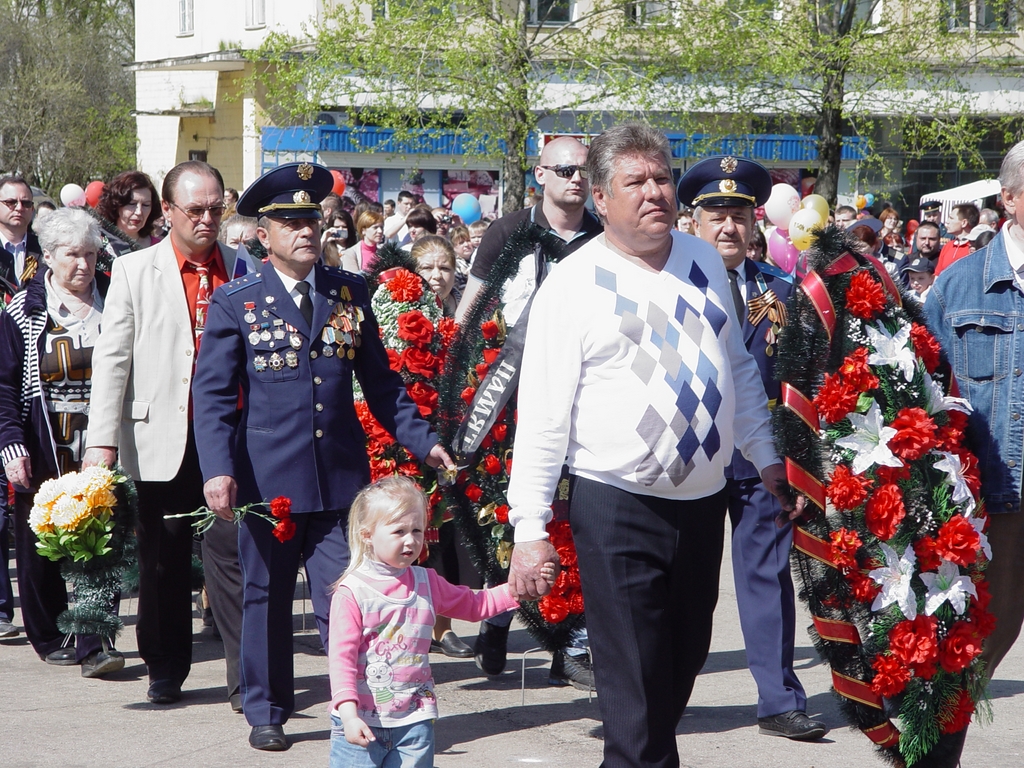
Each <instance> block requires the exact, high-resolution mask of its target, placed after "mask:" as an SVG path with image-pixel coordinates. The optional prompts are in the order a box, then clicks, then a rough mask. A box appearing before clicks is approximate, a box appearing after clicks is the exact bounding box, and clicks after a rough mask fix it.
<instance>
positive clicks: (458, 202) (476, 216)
mask: <svg viewBox="0 0 1024 768" xmlns="http://www.w3.org/2000/svg"><path fill="white" fill-rule="evenodd" d="M452 213H454V214H455V215H456V216H458V217H459V218H460V219H462V223H463V224H465V225H467V226H468V225H470V224H472V223H473V222H474V221H479V220H480V201H479V200H477V199H476V197H475V196H474V195H471V194H470V193H469V192H463V193H462V194H461V195H458V196H456V198H455V199H454V200H452Z"/></svg>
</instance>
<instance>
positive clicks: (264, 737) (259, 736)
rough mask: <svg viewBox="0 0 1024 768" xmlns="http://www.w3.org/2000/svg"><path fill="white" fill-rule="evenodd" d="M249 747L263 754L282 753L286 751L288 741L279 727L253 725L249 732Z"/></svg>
mask: <svg viewBox="0 0 1024 768" xmlns="http://www.w3.org/2000/svg"><path fill="white" fill-rule="evenodd" d="M249 746H250V747H252V748H253V749H262V750H264V751H265V752H283V751H284V750H286V749H288V739H286V738H285V735H284V728H282V727H281V726H280V725H254V726H253V727H252V730H251V731H249Z"/></svg>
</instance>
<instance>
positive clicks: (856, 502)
mask: <svg viewBox="0 0 1024 768" xmlns="http://www.w3.org/2000/svg"><path fill="white" fill-rule="evenodd" d="M869 490H871V480H870V479H869V478H867V477H864V476H863V475H855V474H853V471H852V470H851V469H850V468H849V467H848V466H846V465H845V464H840V465H839V466H838V467H836V471H835V472H833V473H832V480H831V482H829V484H828V488H826V489H825V493H826V495H827V496H828V500H829V501H831V502H832V506H834V507H835V508H836V509H839V510H843V511H849V510H851V509H856V508H857V507H859V506H860V505H861V504H863V503H864V499H866V498H867V496H868V491H869Z"/></svg>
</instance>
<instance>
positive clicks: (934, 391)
mask: <svg viewBox="0 0 1024 768" xmlns="http://www.w3.org/2000/svg"><path fill="white" fill-rule="evenodd" d="M924 396H925V410H927V411H928V415H929V416H934V415H935V414H937V413H939V412H940V411H960V412H961V413H967V414H970V413H971V412H972V411H973V410H974V408H973V407H972V406H971V404H970V403H969V402H967V400H966V399H965V398H963V397H947V396H946V395H945V394H943V392H942V387H941V386H940V385H939V384H937V383H936V382H935V380H934V379H933V378H932V377H931V376H929V375H928V374H927V373H925V375H924Z"/></svg>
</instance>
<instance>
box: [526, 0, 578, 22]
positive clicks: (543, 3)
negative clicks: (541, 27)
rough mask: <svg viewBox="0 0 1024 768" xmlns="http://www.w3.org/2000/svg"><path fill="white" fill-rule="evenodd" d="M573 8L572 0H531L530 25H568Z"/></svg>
mask: <svg viewBox="0 0 1024 768" xmlns="http://www.w3.org/2000/svg"><path fill="white" fill-rule="evenodd" d="M573 6H574V3H573V2H572V0H530V23H531V24H568V23H569V22H570V21H572V16H573Z"/></svg>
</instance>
